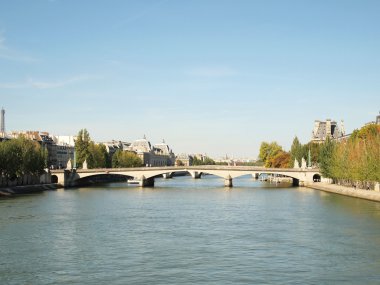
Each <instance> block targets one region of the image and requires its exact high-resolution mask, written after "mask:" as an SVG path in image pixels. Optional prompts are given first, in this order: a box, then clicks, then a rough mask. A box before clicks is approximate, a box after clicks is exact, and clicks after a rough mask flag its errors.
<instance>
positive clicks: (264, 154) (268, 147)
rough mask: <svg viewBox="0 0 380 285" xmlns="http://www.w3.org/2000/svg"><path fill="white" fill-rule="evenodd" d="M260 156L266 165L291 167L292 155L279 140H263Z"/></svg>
mask: <svg viewBox="0 0 380 285" xmlns="http://www.w3.org/2000/svg"><path fill="white" fill-rule="evenodd" d="M259 158H260V160H261V161H263V162H264V166H265V167H276V168H285V167H290V166H291V164H290V160H291V155H290V154H289V153H288V152H285V151H284V150H283V149H282V147H281V146H280V145H279V144H278V143H277V142H271V143H268V142H262V143H261V146H260V154H259Z"/></svg>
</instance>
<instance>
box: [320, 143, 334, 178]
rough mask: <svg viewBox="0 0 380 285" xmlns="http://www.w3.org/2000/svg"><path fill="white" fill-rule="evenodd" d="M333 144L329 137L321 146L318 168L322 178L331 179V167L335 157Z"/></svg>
mask: <svg viewBox="0 0 380 285" xmlns="http://www.w3.org/2000/svg"><path fill="white" fill-rule="evenodd" d="M335 148H336V145H335V142H334V141H332V140H331V139H330V138H329V137H328V138H327V139H326V141H325V142H324V143H323V144H322V146H321V149H320V153H319V161H318V163H319V168H320V171H321V174H322V176H324V177H330V178H332V173H333V172H332V166H333V160H334V155H335V153H334V152H335Z"/></svg>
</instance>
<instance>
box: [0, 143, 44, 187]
mask: <svg viewBox="0 0 380 285" xmlns="http://www.w3.org/2000/svg"><path fill="white" fill-rule="evenodd" d="M46 157H47V153H46V150H45V149H43V148H42V147H41V146H40V145H39V144H38V143H37V142H34V141H31V140H28V139H26V138H24V137H19V138H17V139H12V140H9V141H5V142H0V175H2V176H5V177H6V178H7V179H11V180H14V179H16V178H17V177H21V176H23V175H39V174H41V173H43V171H44V168H45V167H46Z"/></svg>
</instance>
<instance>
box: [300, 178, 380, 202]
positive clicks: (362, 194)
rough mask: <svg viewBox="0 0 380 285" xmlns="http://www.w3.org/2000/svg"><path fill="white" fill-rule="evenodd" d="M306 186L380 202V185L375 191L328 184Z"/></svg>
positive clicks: (377, 185)
mask: <svg viewBox="0 0 380 285" xmlns="http://www.w3.org/2000/svg"><path fill="white" fill-rule="evenodd" d="M305 186H306V187H308V188H313V189H317V190H321V191H325V192H330V193H335V194H340V195H345V196H350V197H356V198H361V199H366V200H371V201H376V202H380V190H379V184H378V183H377V184H376V185H375V190H363V189H355V188H352V187H345V186H341V185H336V184H327V183H310V184H307V185H305Z"/></svg>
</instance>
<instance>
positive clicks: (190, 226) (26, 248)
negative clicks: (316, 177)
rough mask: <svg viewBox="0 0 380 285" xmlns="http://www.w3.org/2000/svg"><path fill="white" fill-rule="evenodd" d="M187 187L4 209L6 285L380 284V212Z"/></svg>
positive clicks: (323, 199)
mask: <svg viewBox="0 0 380 285" xmlns="http://www.w3.org/2000/svg"><path fill="white" fill-rule="evenodd" d="M234 186H235V187H234V188H233V189H231V190H227V189H225V188H224V187H223V180H220V179H218V178H216V177H213V176H206V177H205V178H202V179H200V180H193V179H191V178H189V177H180V178H175V179H170V180H160V179H158V180H156V187H155V188H150V189H148V188H144V189H140V188H138V187H131V186H127V185H126V184H123V183H115V184H108V185H101V186H96V187H91V188H79V189H73V190H58V191H52V192H45V193H42V194H36V195H30V196H22V197H17V198H11V199H9V198H8V199H1V200H0V284H380V203H375V202H370V201H365V200H360V199H354V198H349V197H344V196H339V195H334V194H326V193H324V192H319V191H316V190H310V189H305V188H287V187H284V186H273V185H272V186H270V185H269V184H263V183H261V182H257V181H256V182H255V181H253V180H252V179H250V178H242V179H236V180H234Z"/></svg>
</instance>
